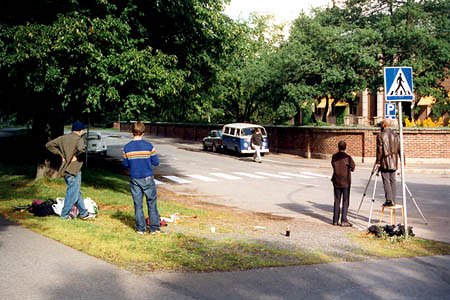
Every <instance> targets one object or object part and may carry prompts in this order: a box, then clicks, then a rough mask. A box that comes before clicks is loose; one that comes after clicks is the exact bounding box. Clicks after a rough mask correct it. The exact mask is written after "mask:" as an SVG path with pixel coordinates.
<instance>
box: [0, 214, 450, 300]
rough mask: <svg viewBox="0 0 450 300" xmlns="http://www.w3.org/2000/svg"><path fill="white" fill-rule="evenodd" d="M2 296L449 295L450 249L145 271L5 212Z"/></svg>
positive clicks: (0, 236) (0, 226) (36, 299)
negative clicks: (244, 267)
mask: <svg viewBox="0 0 450 300" xmlns="http://www.w3.org/2000/svg"><path fill="white" fill-rule="evenodd" d="M0 249H1V256H0V276H1V278H2V280H1V281H0V298H1V299H8V300H16V299H17V300H19V299H20V300H22V299H23V300H28V299H30V300H31V299H32V300H41V299H42V300H44V299H45V300H48V299H108V300H114V299H121V300H128V299H129V300H132V299H133V300H135V299H219V300H220V299H224V300H225V299H226V300H230V299H340V298H346V299H448V295H449V294H450V256H434V257H418V258H409V259H389V260H369V261H364V262H356V263H332V264H321V265H310V266H299V267H285V268H267V269H259V270H251V271H243V272H222V273H219V272H213V273H163V272H159V273H152V274H148V275H143V276H137V275H135V274H132V273H130V272H128V271H125V270H122V269H119V268H117V267H116V266H114V265H111V264H108V263H106V262H104V261H101V260H99V259H96V258H94V257H91V256H88V255H86V254H83V253H81V252H79V251H76V250H74V249H72V248H69V247H67V246H64V245H62V244H60V243H58V242H56V241H53V240H51V239H48V238H45V237H43V236H41V235H38V234H36V233H33V232H32V231H30V230H28V229H25V228H23V227H21V226H18V225H15V224H13V223H11V222H9V221H6V220H4V219H1V218H0Z"/></svg>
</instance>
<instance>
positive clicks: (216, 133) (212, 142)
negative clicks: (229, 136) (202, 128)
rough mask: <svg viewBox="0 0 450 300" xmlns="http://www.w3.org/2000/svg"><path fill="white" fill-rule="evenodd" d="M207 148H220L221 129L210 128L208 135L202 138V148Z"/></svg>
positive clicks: (214, 149) (213, 149) (218, 149)
mask: <svg viewBox="0 0 450 300" xmlns="http://www.w3.org/2000/svg"><path fill="white" fill-rule="evenodd" d="M208 149H211V150H212V151H213V152H217V151H220V150H221V149H222V130H211V131H210V132H209V134H208V136H207V137H204V138H203V150H208Z"/></svg>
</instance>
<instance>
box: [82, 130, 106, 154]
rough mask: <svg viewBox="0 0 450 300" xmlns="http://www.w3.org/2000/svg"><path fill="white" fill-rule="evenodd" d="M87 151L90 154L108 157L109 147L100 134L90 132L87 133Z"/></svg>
mask: <svg viewBox="0 0 450 300" xmlns="http://www.w3.org/2000/svg"><path fill="white" fill-rule="evenodd" d="M86 139H87V151H88V153H89V154H101V155H103V156H106V151H107V150H108V146H107V145H106V143H105V140H104V139H103V136H102V134H101V133H100V132H96V131H89V132H88V133H87V137H86Z"/></svg>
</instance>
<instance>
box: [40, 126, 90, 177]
mask: <svg viewBox="0 0 450 300" xmlns="http://www.w3.org/2000/svg"><path fill="white" fill-rule="evenodd" d="M45 147H47V149H48V150H49V151H50V152H52V153H53V154H56V155H59V156H61V157H63V158H64V160H65V162H63V163H62V164H61V167H60V168H59V171H58V173H59V175H60V176H64V175H65V174H66V173H68V174H72V175H76V174H77V173H78V172H80V170H81V167H82V166H83V158H82V157H79V156H80V154H82V153H83V152H85V150H86V145H85V143H84V139H83V138H82V137H81V136H79V135H78V134H76V133H74V132H71V133H69V134H66V135H62V136H60V137H57V138H56V139H53V140H51V141H50V142H48V143H47V144H45ZM73 157H77V160H76V161H72V158H73Z"/></svg>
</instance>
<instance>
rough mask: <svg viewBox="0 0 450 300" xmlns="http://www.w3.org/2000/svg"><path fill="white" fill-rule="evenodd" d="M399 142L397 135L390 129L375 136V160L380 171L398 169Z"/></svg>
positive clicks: (385, 129)
mask: <svg viewBox="0 0 450 300" xmlns="http://www.w3.org/2000/svg"><path fill="white" fill-rule="evenodd" d="M399 155H400V142H399V138H398V135H397V134H396V133H395V132H394V131H392V129H390V128H384V129H383V130H382V131H381V133H380V134H379V135H377V160H376V163H377V164H379V165H380V169H381V170H387V171H395V170H397V169H398V157H399Z"/></svg>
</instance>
